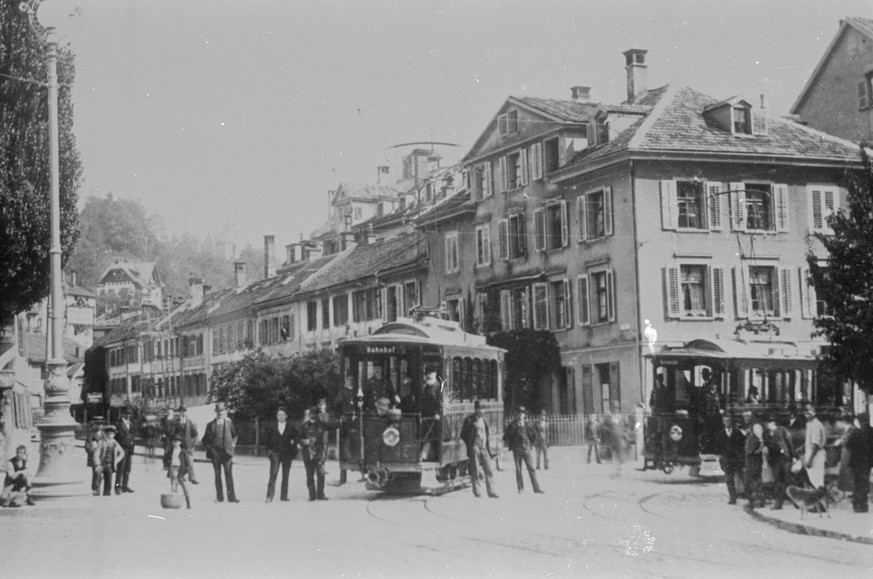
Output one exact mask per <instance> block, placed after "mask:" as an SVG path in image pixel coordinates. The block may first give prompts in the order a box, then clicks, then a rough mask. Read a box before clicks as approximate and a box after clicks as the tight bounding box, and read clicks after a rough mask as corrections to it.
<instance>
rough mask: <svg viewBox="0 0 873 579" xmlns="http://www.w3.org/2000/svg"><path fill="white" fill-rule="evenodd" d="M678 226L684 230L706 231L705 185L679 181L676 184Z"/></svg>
mask: <svg viewBox="0 0 873 579" xmlns="http://www.w3.org/2000/svg"><path fill="white" fill-rule="evenodd" d="M676 205H677V209H678V215H677V218H678V226H679V227H680V228H683V229H706V220H705V214H704V207H705V206H706V204H705V203H704V197H703V183H694V182H691V181H679V182H678V183H676Z"/></svg>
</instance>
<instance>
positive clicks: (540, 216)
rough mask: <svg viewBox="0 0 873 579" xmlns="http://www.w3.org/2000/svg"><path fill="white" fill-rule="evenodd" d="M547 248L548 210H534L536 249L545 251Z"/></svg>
mask: <svg viewBox="0 0 873 579" xmlns="http://www.w3.org/2000/svg"><path fill="white" fill-rule="evenodd" d="M545 249H546V211H545V209H542V208H540V209H537V210H536V211H534V250H535V251H544V250H545Z"/></svg>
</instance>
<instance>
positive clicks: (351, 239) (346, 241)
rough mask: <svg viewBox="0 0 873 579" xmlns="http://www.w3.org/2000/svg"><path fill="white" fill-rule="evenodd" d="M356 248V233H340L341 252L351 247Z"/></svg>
mask: <svg viewBox="0 0 873 579" xmlns="http://www.w3.org/2000/svg"><path fill="white" fill-rule="evenodd" d="M354 246H355V233H354V231H344V232H343V233H340V251H345V250H346V249H348V248H349V247H354Z"/></svg>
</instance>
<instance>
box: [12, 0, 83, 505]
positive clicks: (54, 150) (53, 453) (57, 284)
mask: <svg viewBox="0 0 873 579" xmlns="http://www.w3.org/2000/svg"><path fill="white" fill-rule="evenodd" d="M38 6H39V4H38V2H37V3H32V4H31V5H30V9H29V10H26V11H25V12H26V14H27V16H28V18H29V19H30V24H31V26H32V27H33V28H34V30H35V31H36V30H37V28H36V27H35V26H34V24H35V23H34V20H35V16H36V8H38ZM45 32H46V34H45V36H44V39H45V42H46V46H47V52H46V65H47V68H48V126H49V182H50V191H49V194H50V205H51V223H50V225H51V245H50V247H49V259H50V264H49V265H50V268H51V269H50V277H51V297H50V300H49V312H50V315H49V317H50V324H49V327H48V331H49V332H51V339H50V340H49V348H48V349H47V351H46V379H45V384H44V388H45V402H44V404H43V408H44V411H45V413H44V415H43V419H42V420H41V421H40V422H39V424H37V425H36V427H37V428H38V429H39V432H40V446H39V449H40V456H39V469H38V470H37V473H36V476H35V477H34V478H33V493H32V495H33V496H34V498H38V499H39V498H59V497H65V496H72V495H77V494H83V493H84V492H85V490H86V489H85V485H84V484H83V483H84V481H83V480H82V477H81V474H80V473H81V470H82V469H81V468H76V467H77V466H80V465H78V460H75V457H74V456H73V452H72V451H73V449H74V444H75V442H74V437H75V428H76V421H75V420H74V419H73V417H72V416H71V415H70V381H69V379H68V378H67V362H66V360H65V359H64V342H63V340H64V336H63V331H64V319H63V309H64V302H63V295H62V292H61V275H62V274H61V220H60V217H61V201H60V199H61V194H60V152H59V137H58V132H59V131H58V42H57V38H56V36H55V30H54V28H53V27H48V26H46V27H45Z"/></svg>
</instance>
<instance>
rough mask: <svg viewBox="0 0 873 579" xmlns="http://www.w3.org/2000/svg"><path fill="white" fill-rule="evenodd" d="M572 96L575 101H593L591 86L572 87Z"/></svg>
mask: <svg viewBox="0 0 873 579" xmlns="http://www.w3.org/2000/svg"><path fill="white" fill-rule="evenodd" d="M570 95H571V96H572V97H573V100H574V101H579V102H583V103H584V102H588V101H589V100H590V99H591V87H590V86H573V87H570Z"/></svg>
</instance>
